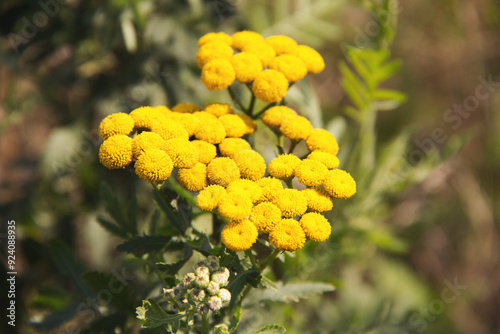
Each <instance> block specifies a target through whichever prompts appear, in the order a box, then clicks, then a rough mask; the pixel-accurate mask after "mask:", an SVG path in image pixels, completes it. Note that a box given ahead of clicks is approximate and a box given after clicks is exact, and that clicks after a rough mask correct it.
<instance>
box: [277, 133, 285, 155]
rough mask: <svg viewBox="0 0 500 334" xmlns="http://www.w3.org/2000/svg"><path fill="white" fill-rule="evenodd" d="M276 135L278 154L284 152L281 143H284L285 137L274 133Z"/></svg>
mask: <svg viewBox="0 0 500 334" xmlns="http://www.w3.org/2000/svg"><path fill="white" fill-rule="evenodd" d="M276 136H277V137H278V151H279V153H280V154H285V151H284V149H283V144H284V143H285V137H283V135H282V134H278V133H276Z"/></svg>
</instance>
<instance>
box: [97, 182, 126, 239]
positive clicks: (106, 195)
mask: <svg viewBox="0 0 500 334" xmlns="http://www.w3.org/2000/svg"><path fill="white" fill-rule="evenodd" d="M100 197H101V200H102V202H103V203H104V208H105V209H106V212H108V213H109V215H110V216H111V218H113V219H114V220H115V222H116V223H117V224H118V225H119V226H121V227H123V228H125V230H127V228H126V227H127V220H126V219H125V215H124V214H123V211H122V208H123V206H122V205H120V203H119V202H118V198H117V197H116V192H114V191H112V190H111V187H110V186H109V185H108V184H107V183H103V184H102V185H101V192H100Z"/></svg>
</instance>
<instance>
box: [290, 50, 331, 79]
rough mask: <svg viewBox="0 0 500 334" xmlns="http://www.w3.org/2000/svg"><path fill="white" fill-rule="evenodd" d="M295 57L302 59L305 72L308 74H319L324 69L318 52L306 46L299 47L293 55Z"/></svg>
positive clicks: (323, 62) (323, 63)
mask: <svg viewBox="0 0 500 334" xmlns="http://www.w3.org/2000/svg"><path fill="white" fill-rule="evenodd" d="M294 54H295V55H296V56H297V57H299V58H300V59H302V61H303V62H304V63H305V64H306V67H307V71H308V72H310V73H319V72H321V71H323V69H324V68H325V61H324V60H323V57H321V55H320V54H319V53H318V51H316V50H314V49H313V48H311V47H309V46H307V45H299V46H298V47H297V49H295V53H294Z"/></svg>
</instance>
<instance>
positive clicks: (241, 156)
mask: <svg viewBox="0 0 500 334" xmlns="http://www.w3.org/2000/svg"><path fill="white" fill-rule="evenodd" d="M233 159H234V162H236V165H238V168H239V170H240V174H241V177H242V178H244V179H249V180H253V181H256V180H259V179H260V178H262V177H263V176H264V174H266V162H265V161H264V158H262V156H261V155H260V154H259V153H257V152H255V151H253V150H244V151H241V152H238V153H236V154H235V155H234V156H233Z"/></svg>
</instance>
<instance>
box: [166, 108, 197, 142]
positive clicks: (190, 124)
mask: <svg viewBox="0 0 500 334" xmlns="http://www.w3.org/2000/svg"><path fill="white" fill-rule="evenodd" d="M165 117H166V118H167V119H171V120H174V121H176V122H178V123H179V124H181V125H182V126H183V127H184V129H185V130H186V132H187V133H188V136H189V137H191V136H192V135H194V133H195V131H196V129H197V128H198V126H199V125H200V120H199V119H198V118H197V117H196V116H195V115H193V114H190V113H180V112H171V113H169V114H168V115H167V116H165Z"/></svg>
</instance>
